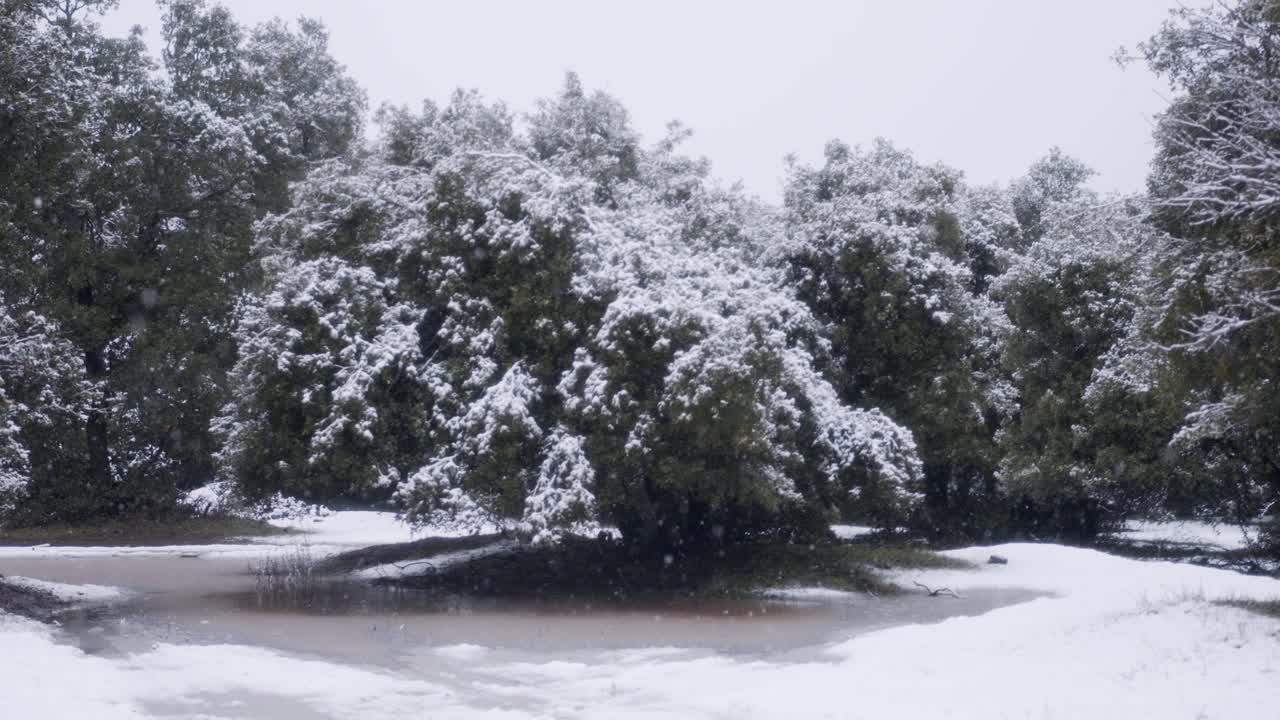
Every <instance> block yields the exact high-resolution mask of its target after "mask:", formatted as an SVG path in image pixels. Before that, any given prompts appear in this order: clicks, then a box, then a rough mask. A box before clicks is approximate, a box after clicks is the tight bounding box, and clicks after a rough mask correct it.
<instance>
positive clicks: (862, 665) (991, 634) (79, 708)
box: [0, 544, 1280, 720]
mask: <svg viewBox="0 0 1280 720" xmlns="http://www.w3.org/2000/svg"><path fill="white" fill-rule="evenodd" d="M992 553H996V554H1000V555H1002V556H1004V557H1007V558H1008V559H1009V564H1008V565H982V566H981V567H979V568H978V569H976V570H967V571H965V570H937V571H922V572H903V573H899V574H898V579H899V580H901V581H902V582H904V583H905V584H909V583H910V582H911V581H913V580H915V581H920V582H924V583H926V584H928V585H931V586H941V585H945V586H949V587H952V588H954V589H956V590H958V591H959V592H960V593H962V594H963V593H964V592H966V591H967V590H972V589H975V588H991V587H1022V588H1028V589H1032V590H1038V591H1042V592H1048V593H1053V594H1055V595H1056V596H1055V597H1045V598H1040V599H1037V600H1033V601H1031V602H1027V603H1023V604H1020V605H1014V606H1010V607H1005V608H1001V609H999V610H995V611H992V612H989V613H987V614H985V615H981V616H977V617H956V618H951V619H948V620H945V621H943V622H940V623H936V624H931V625H909V626H900V627H893V628H888V629H885V630H880V631H876V632H872V633H868V634H865V635H861V636H858V637H855V638H853V639H851V640H847V641H843V642H839V643H836V644H833V645H830V646H827V647H825V648H822V649H821V651H820V653H819V654H818V655H817V656H816V657H817V659H812V660H810V659H805V660H795V661H788V660H785V659H782V658H779V659H773V660H770V659H765V658H760V657H738V656H733V657H730V656H723V655H713V654H707V653H698V652H674V651H661V652H656V651H654V649H652V648H637V649H635V650H627V651H611V652H600V653H594V654H592V653H587V654H585V655H584V654H576V655H574V656H571V657H567V658H565V657H548V656H545V655H532V654H529V653H526V654H525V655H524V656H522V657H518V658H514V659H513V657H512V655H511V653H508V652H502V653H493V652H486V651H485V649H483V648H480V647H476V646H447V647H442V648H438V649H436V650H435V651H434V652H428V653H424V654H422V655H421V656H420V657H430V658H433V660H432V662H434V663H435V664H426V665H422V664H417V665H415V664H413V663H411V662H409V661H408V660H407V661H406V665H405V667H404V668H403V669H402V670H401V671H399V672H396V673H391V672H379V671H375V670H370V669H364V668H355V667H350V666H346V665H341V664H336V663H329V662H321V661H318V660H312V659H300V658H295V657H290V656H286V655H282V654H278V653H272V652H267V651H264V650H260V649H256V648H251V647H238V646H226V645H223V646H178V645H166V644H162V645H158V646H156V647H155V648H154V649H153V650H150V651H147V652H142V653H138V654H135V655H132V656H129V657H127V658H119V659H106V658H100V657H92V656H86V655H84V654H82V653H80V652H78V651H76V650H74V649H72V648H70V647H67V646H64V645H59V644H56V643H55V642H53V641H52V639H51V637H50V634H49V633H50V630H48V629H47V628H44V627H41V626H37V625H34V624H32V623H28V622H25V621H18V620H13V619H0V646H2V647H3V648H4V650H5V652H4V653H0V688H2V689H3V691H4V698H5V710H6V711H7V714H8V715H12V716H13V717H44V718H54V719H55V720H56V719H58V718H76V719H77V720H79V719H80V718H85V717H94V718H117V717H137V716H138V713H142V712H155V713H156V714H161V712H162V711H163V713H167V714H168V715H179V716H183V717H204V718H221V717H285V716H291V715H306V716H310V715H318V716H333V717H349V718H394V717H419V716H421V715H422V713H424V712H429V713H430V714H431V716H432V717H434V718H464V717H465V718H547V717H555V718H565V719H584V720H585V719H586V718H602V717H604V718H670V717H680V718H726V717H734V718H886V717H894V718H924V717H946V718H952V719H953V720H966V719H969V718H973V719H974V720H977V719H981V720H991V719H993V718H1089V719H1091V718H1161V719H1162V720H1163V719H1166V718H1174V719H1176V718H1187V720H1191V719H1192V718H1209V719H1213V718H1223V719H1228V718H1229V719H1231V720H1251V719H1253V718H1257V719H1259V720H1261V719H1264V718H1266V719H1270V718H1274V717H1275V711H1276V706H1275V700H1276V697H1277V696H1276V688H1277V686H1278V685H1277V678H1280V621H1277V620H1275V619H1272V618H1265V617H1262V616H1259V615H1255V614H1251V613H1248V612H1246V611H1244V610H1240V609H1237V608H1234V607H1224V606H1221V605H1216V604H1213V603H1211V602H1209V601H1211V600H1215V599H1227V598H1244V597H1249V598H1276V597H1280V581H1277V580H1274V579H1268V578H1260V577H1246V576H1242V575H1238V574H1234V573H1231V572H1227V571H1223V570H1214V569H1210V568H1203V567H1197V566H1193V565H1185V564H1174V563H1164V562H1141V561H1136V560H1128V559H1123V558H1118V557H1113V556H1109V555H1105V554H1103V553H1099V552H1095V551H1091V550H1081V549H1075V548H1066V547H1060V546H1054V545H1025V544H1015V545H1003V546H998V547H980V548H969V549H964V550H957V551H953V552H950V553H949V554H950V555H953V556H955V557H958V558H962V559H965V560H970V561H973V562H977V563H981V562H983V561H984V560H985V559H986V558H987V556H988V555H990V554H992ZM937 602H951V600H950V599H948V598H938V599H937ZM424 649H425V648H424ZM415 657H419V656H415ZM415 662H416V661H415ZM67 678H75V682H70V683H69V682H67V681H66V679H67Z"/></svg>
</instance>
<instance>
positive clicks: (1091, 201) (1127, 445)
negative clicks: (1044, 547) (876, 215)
mask: <svg viewBox="0 0 1280 720" xmlns="http://www.w3.org/2000/svg"><path fill="white" fill-rule="evenodd" d="M1145 219H1146V207H1145V205H1144V203H1143V202H1142V200H1141V198H1133V199H1129V198H1101V197H1097V196H1095V195H1093V194H1092V193H1089V192H1087V191H1083V190H1080V191H1078V192H1075V193H1073V194H1071V195H1070V196H1068V197H1067V199H1065V200H1058V201H1056V202H1051V203H1048V204H1046V205H1045V206H1044V207H1043V208H1042V209H1041V210H1040V211H1039V212H1038V213H1037V214H1036V216H1035V223H1036V228H1037V229H1036V233H1037V234H1038V236H1039V237H1038V239H1036V240H1035V241H1034V242H1033V243H1032V244H1031V245H1030V246H1029V247H1028V248H1027V250H1026V252H1025V253H1024V254H1021V255H1019V256H1018V257H1017V259H1016V260H1014V262H1013V265H1012V266H1011V267H1010V269H1009V271H1008V272H1007V273H1006V274H1004V275H1003V276H1001V277H1000V278H999V279H998V280H997V281H996V284H995V287H994V288H993V293H994V296H995V297H996V298H997V299H998V300H999V301H1000V302H1001V303H1002V304H1003V305H1004V308H1005V310H1006V312H1007V314H1008V317H1009V320H1010V322H1011V324H1012V329H1013V331H1012V332H1011V333H1010V334H1009V336H1008V340H1007V341H1006V343H1005V345H1004V350H1003V358H1002V359H1003V362H1004V365H1005V367H1006V370H1007V372H1008V373H1009V374H1010V377H1011V379H1012V382H1013V386H1014V388H1015V389H1016V391H1017V397H1018V406H1017V411H1016V412H1015V413H1014V416H1013V417H1012V419H1011V422H1010V423H1009V424H1008V425H1007V427H1005V428H1004V429H1002V431H1001V438H1000V439H1001V446H1002V451H1003V452H1002V454H1003V457H1002V460H1001V466H1000V476H1001V480H1002V483H1003V485H1004V487H1005V488H1006V489H1007V491H1008V492H1009V493H1010V494H1012V495H1013V496H1014V497H1023V496H1027V497H1029V498H1031V499H1033V500H1034V501H1036V502H1038V503H1046V504H1048V506H1049V507H1054V506H1055V504H1060V503H1063V502H1067V503H1068V504H1069V505H1071V507H1070V508H1067V507H1065V506H1064V507H1060V508H1058V510H1057V512H1059V513H1061V512H1067V511H1069V512H1071V513H1078V512H1082V511H1083V508H1080V507H1076V505H1078V504H1079V503H1080V502H1082V501H1085V500H1088V501H1091V502H1092V501H1095V500H1099V499H1102V498H1105V497H1110V496H1112V495H1114V494H1115V492H1116V488H1117V486H1118V485H1121V484H1123V483H1124V482H1126V478H1128V477H1130V476H1131V475H1132V474H1133V472H1135V471H1136V470H1137V468H1138V462H1137V461H1136V458H1135V457H1133V455H1136V454H1138V453H1139V452H1140V451H1141V449H1140V448H1139V447H1137V443H1136V442H1135V441H1139V440H1140V439H1143V438H1146V439H1148V440H1149V439H1150V438H1149V436H1148V434H1147V433H1146V432H1138V433H1136V434H1134V433H1133V431H1134V427H1133V424H1132V423H1131V422H1126V420H1127V421H1135V420H1137V418H1138V417H1139V416H1140V415H1139V414H1138V413H1136V412H1135V410H1136V409H1137V407H1138V406H1137V404H1136V403H1133V402H1129V401H1124V402H1122V400H1124V399H1125V398H1128V399H1129V400H1132V392H1134V391H1136V392H1139V393H1140V392H1142V390H1141V389H1140V388H1136V387H1135V386H1133V385H1130V384H1117V383H1114V382H1110V381H1109V380H1108V378H1113V376H1111V375H1108V374H1107V373H1113V372H1115V371H1116V370H1118V369H1119V368H1115V369H1112V366H1111V365H1109V363H1112V362H1114V361H1115V360H1118V359H1119V356H1120V353H1121V342H1122V340H1125V339H1126V337H1127V335H1128V333H1129V330H1130V323H1131V322H1132V321H1133V318H1134V315H1135V312H1136V311H1137V309H1138V308H1139V306H1140V305H1141V303H1142V301H1143V296H1142V293H1143V291H1144V290H1145V289H1146V287H1147V277H1148V275H1147V270H1148V268H1149V265H1150V261H1151V258H1152V255H1151V250H1152V249H1153V247H1154V243H1155V239H1154V238H1155V236H1156V232H1155V231H1154V230H1153V229H1152V228H1150V227H1148V226H1147V225H1146V224H1145ZM1104 368H1106V373H1104V372H1103V371H1104ZM1137 369H1138V368H1135V370H1137ZM1100 373H1101V374H1100ZM1126 391H1128V392H1129V393H1130V394H1126ZM1108 398H1109V399H1110V405H1108V404H1107V403H1108V400H1107V399H1108ZM1090 401H1092V402H1090ZM1117 423H1119V425H1118V424H1117ZM1126 433H1128V434H1126ZM1131 443H1133V444H1131ZM1116 446H1118V447H1119V449H1120V450H1121V452H1120V453H1119V455H1118V456H1116V457H1114V458H1113V459H1114V460H1115V461H1116V463H1122V462H1123V460H1126V459H1127V460H1129V461H1131V462H1132V465H1133V466H1132V467H1129V468H1125V467H1124V466H1123V464H1119V465H1117V464H1113V463H1110V462H1106V458H1107V457H1109V455H1108V448H1112V447H1116ZM1092 512H1093V511H1090V513H1091V514H1092ZM1053 522H1055V523H1060V524H1061V527H1056V528H1053V529H1055V530H1065V531H1072V532H1091V531H1095V530H1096V518H1093V517H1091V518H1090V519H1089V521H1088V523H1087V524H1088V525H1089V526H1090V527H1080V526H1079V524H1080V523H1082V522H1084V519H1083V518H1082V517H1058V518H1055V519H1054V520H1053Z"/></svg>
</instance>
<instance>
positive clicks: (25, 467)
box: [0, 295, 96, 521]
mask: <svg viewBox="0 0 1280 720" xmlns="http://www.w3.org/2000/svg"><path fill="white" fill-rule="evenodd" d="M95 395H96V388H95V387H94V385H93V384H91V383H89V382H88V381H87V380H86V378H85V377H84V371H83V367H82V366H81V365H80V363H79V362H78V358H77V357H76V352H75V348H74V346H73V345H72V344H71V343H70V342H68V341H67V339H66V338H65V337H64V336H63V333H62V332H61V331H60V330H59V328H58V327H57V326H56V325H54V324H53V323H51V322H50V321H49V320H48V319H46V318H44V317H42V316H40V315H39V314H37V313H35V312H33V311H30V310H23V309H22V308H20V307H17V306H15V305H12V304H9V303H7V302H6V301H5V299H4V297H3V296H2V295H0V521H2V520H3V519H4V516H5V515H7V514H9V513H12V512H13V511H14V510H15V509H17V508H20V507H21V506H22V505H23V503H24V501H27V500H28V499H29V496H30V493H31V492H32V491H33V490H34V491H35V492H47V491H48V488H45V487H39V486H37V487H35V488H33V487H32V486H31V477H32V466H33V464H34V465H35V466H36V467H41V468H47V467H49V466H55V467H59V468H63V467H74V464H71V463H74V462H76V461H77V460H81V458H78V457H77V455H78V454H79V453H82V452H83V448H82V447H78V446H75V445H73V446H72V447H66V445H65V444H66V443H67V442H68V440H70V439H71V438H73V437H74V429H75V428H76V427H78V426H79V425H80V423H82V422H83V418H84V415H85V413H86V412H87V410H88V408H89V407H90V406H91V405H92V403H93V402H94V397H95ZM66 455H70V456H71V457H66ZM81 461H82V460H81ZM21 519H22V520H25V521H36V520H42V519H44V518H42V517H30V516H28V517H24V518H21Z"/></svg>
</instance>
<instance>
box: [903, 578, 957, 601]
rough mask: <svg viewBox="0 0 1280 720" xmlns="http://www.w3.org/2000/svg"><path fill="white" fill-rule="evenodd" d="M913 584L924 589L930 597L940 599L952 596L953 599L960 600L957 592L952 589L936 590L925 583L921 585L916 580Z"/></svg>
mask: <svg viewBox="0 0 1280 720" xmlns="http://www.w3.org/2000/svg"><path fill="white" fill-rule="evenodd" d="M911 583H912V584H913V585H915V586H916V587H918V588H922V589H923V590H924V591H925V592H927V593H929V597H938V596H940V595H950V596H951V597H953V598H956V599H957V600H958V599H960V596H959V595H958V594H956V591H955V590H952V589H951V588H938V589H937V590H934V589H933V588H931V587H929V586H928V585H925V584H924V583H919V582H916V581H914V580H912V581H911Z"/></svg>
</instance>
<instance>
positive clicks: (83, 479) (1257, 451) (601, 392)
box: [0, 0, 1280, 548]
mask: <svg viewBox="0 0 1280 720" xmlns="http://www.w3.org/2000/svg"><path fill="white" fill-rule="evenodd" d="M110 5H111V3H110V2H107V1H104V0H3V5H0V258H3V263H2V264H0V308H2V309H3V312H0V512H2V513H3V514H5V515H6V516H7V518H8V522H11V523H14V524H39V523H45V522H51V521H61V522H76V521H82V520H86V519H93V518H98V517H102V516H108V515H109V516H129V515H134V514H147V515H154V514H163V513H165V512H168V511H170V510H171V509H172V508H174V507H175V506H176V503H177V502H178V499H179V498H180V497H181V495H182V494H183V493H184V492H185V491H188V490H190V489H191V488H193V487H197V486H201V485H204V484H206V483H209V482H211V481H224V482H225V486H226V487H234V488H236V489H237V491H238V492H239V493H240V494H242V495H243V496H244V497H246V498H250V499H253V498H261V497H265V496H268V495H271V494H274V493H277V492H281V493H284V494H285V495H289V496H294V497H299V498H304V499H307V500H310V501H317V502H319V501H324V502H331V501H350V502H371V501H379V502H383V501H391V502H394V503H396V505H397V507H399V508H401V509H402V510H403V511H404V512H405V513H406V514H407V515H408V516H409V517H411V518H413V519H414V520H416V521H420V522H431V523H453V524H458V525H463V526H474V527H478V526H481V525H492V524H500V525H503V526H506V527H510V528H512V529H514V530H516V531H517V532H519V533H521V534H523V535H524V536H525V537H528V538H531V539H534V540H538V541H542V540H554V539H555V538H557V537H558V536H559V535H560V534H561V533H564V532H566V531H590V530H591V528H594V527H596V526H597V525H598V524H604V525H611V526H616V527H618V528H619V529H620V530H621V531H622V533H623V535H624V537H627V538H630V539H633V540H634V541H636V542H637V543H640V544H643V545H646V546H650V547H658V548H670V547H673V546H679V545H681V544H683V543H700V542H706V541H719V540H724V539H735V538H741V537H745V536H749V535H752V534H778V533H782V534H794V533H805V532H810V531H812V529H813V528H817V527H825V523H827V522H830V521H832V520H833V519H837V518H846V519H856V520H860V521H865V522H870V523H875V524H877V525H880V526H888V527H896V526H906V527H911V528H913V529H915V530H917V531H920V532H923V533H926V534H929V535H931V536H935V537H953V538H996V537H1018V536H1032V537H1060V536H1077V537H1087V536H1089V535H1091V534H1093V533H1096V532H1097V531H1098V530H1099V529H1101V528H1102V527H1104V526H1105V525H1106V524H1107V523H1110V522H1114V521H1116V520H1118V519H1121V518H1124V517H1130V516H1135V515H1144V516H1150V515H1156V514H1164V513H1167V514H1176V515H1180V516H1188V515H1197V516H1208V517H1214V518H1220V519H1226V520H1230V521H1242V522H1243V521H1252V520H1254V519H1256V518H1258V517H1260V516H1264V515H1266V514H1267V513H1268V512H1272V513H1274V505H1273V504H1274V503H1275V502H1276V500H1277V498H1280V436H1278V435H1277V430H1278V429H1280V387H1277V385H1278V383H1280V373H1278V372H1277V370H1278V369H1280V235H1278V234H1277V232H1278V230H1280V3H1277V2H1276V0H1265V1H1264V0H1239V1H1238V2H1234V3H1225V4H1219V5H1215V6H1214V7H1212V8H1209V9H1195V8H1180V9H1177V10H1175V11H1173V12H1172V14H1171V16H1170V18H1169V20H1168V22H1167V23H1166V24H1165V25H1164V26H1163V27H1161V28H1159V29H1158V30H1157V31H1156V32H1155V34H1154V35H1153V36H1152V37H1151V38H1150V39H1149V40H1147V41H1146V42H1145V43H1143V44H1141V45H1139V46H1138V48H1137V50H1136V51H1135V52H1133V53H1129V54H1122V55H1123V57H1122V59H1124V60H1125V61H1134V60H1136V61H1141V62H1145V63H1146V64H1147V65H1149V66H1150V68H1151V69H1152V70H1153V71H1155V72H1156V73H1157V74H1158V75H1160V76H1162V77H1163V78H1164V79H1166V80H1167V81H1168V82H1169V83H1170V85H1171V86H1172V88H1173V90H1174V94H1173V98H1172V102H1171V105H1170V107H1169V108H1168V110H1167V111H1166V112H1165V113H1164V114H1162V115H1161V116H1160V117H1159V118H1158V121H1157V123H1156V124H1155V126H1154V143H1155V159H1154V161H1153V164H1152V169H1151V174H1150V177H1149V180H1148V188H1147V191H1146V192H1145V193H1140V194H1133V195H1127V196H1113V195H1100V194H1098V193H1096V192H1094V191H1092V190H1091V189H1090V188H1089V186H1088V179H1089V177H1090V175H1091V171H1090V170H1089V168H1088V167H1086V166H1085V165H1083V164H1082V163H1080V162H1079V161H1077V160H1075V159H1072V158H1071V157H1069V156H1067V155H1066V154H1064V153H1062V152H1060V151H1058V150H1056V149H1055V150H1051V151H1049V152H1048V153H1047V154H1046V156H1045V157H1044V158H1043V159H1041V160H1039V161H1038V162H1036V163H1035V164H1034V165H1032V166H1031V167H1030V168H1028V170H1027V172H1026V174H1025V175H1024V176H1022V177H1020V178H1016V179H1013V180H1011V181H1010V182H1008V183H1005V184H999V185H991V186H983V185H975V184H972V183H970V182H967V181H966V179H965V178H964V176H963V174H962V173H961V172H960V171H958V170H956V169H952V168H949V167H946V166H943V165H936V164H926V163H922V162H920V161H918V160H916V159H915V158H914V157H913V156H912V155H911V154H910V153H909V152H908V151H906V150H904V149H901V148H898V147H896V146H894V145H892V144H891V143H889V142H887V141H876V142H874V143H873V144H871V145H869V146H852V145H848V144H845V143H842V142H839V141H832V142H830V143H829V144H828V145H827V146H826V149H825V154H824V157H823V160H822V162H821V163H819V164H817V165H813V166H810V165H805V164H801V163H798V162H793V163H791V165H790V168H789V172H788V177H787V180H786V186H785V192H784V199H783V201H782V203H781V204H780V205H772V204H767V203H763V202H760V201H758V200H757V199H755V198H753V197H751V196H749V195H748V194H746V193H745V192H744V191H742V190H741V189H740V188H739V187H737V186H725V185H723V184H720V183H718V182H716V181H715V180H714V179H713V178H712V175H711V172H710V168H709V166H708V164H707V162H706V161H705V160H702V159H699V158H696V157H690V156H689V155H687V154H685V153H683V152H682V150H681V147H682V141H684V140H685V139H686V137H687V136H688V131H687V130H685V129H684V128H682V127H680V126H679V125H675V124H673V125H672V126H671V127H670V128H669V131H668V133H667V134H666V136H664V137H662V138H659V139H657V141H656V142H645V141H644V140H642V138H641V137H640V136H639V134H638V133H637V131H636V130H635V128H634V127H633V126H632V125H631V123H630V121H629V119H628V115H627V111H626V109H625V108H624V107H623V106H622V105H621V104H620V103H619V102H618V101H617V100H616V99H614V98H612V97H610V96H608V95H606V94H604V93H601V92H594V91H590V90H588V89H586V88H584V87H582V85H581V83H580V82H579V81H578V79H577V78H576V77H575V76H573V75H570V76H568V77H567V78H566V80H565V82H564V83H563V85H562V87H561V88H560V89H559V91H558V92H556V93H554V94H553V95H551V96H550V97H548V98H547V99H545V100H543V101H541V102H539V103H538V104H537V105H536V107H535V108H534V109H533V110H532V111H531V112H529V113H527V114H517V113H514V112H512V111H511V110H509V109H508V108H507V107H506V106H504V105H503V104H502V103H500V102H493V101H489V100H486V99H485V98H484V97H482V96H481V95H480V94H478V93H476V92H474V91H468V90H459V91H457V92H456V93H455V94H454V95H453V96H452V98H450V99H449V101H448V103H447V104H444V105H436V104H433V103H431V102H424V103H423V104H422V106H421V107H420V108H405V107H393V106H383V107H381V108H379V109H378V110H377V112H376V113H373V114H372V115H370V113H369V107H368V101H367V98H366V96H365V93H364V92H363V90H362V89H361V88H360V87H359V86H358V84H357V83H356V82H354V81H353V80H352V79H351V77H350V76H349V75H348V74H347V73H346V70H345V69H344V67H343V66H342V65H341V64H340V63H339V62H338V61H337V60H336V59H335V58H334V57H333V56H332V55H331V54H330V51H329V49H328V46H327V35H326V31H325V29H324V27H323V26H322V25H321V24H320V23H319V22H317V21H312V20H306V19H303V20H299V21H297V22H295V23H292V24H290V23H285V22H282V21H272V22H268V23H265V24H261V25H258V26H254V27H248V26H245V25H242V24H240V23H238V22H237V21H236V19H235V18H234V17H232V16H231V14H230V13H229V12H228V11H226V10H225V9H224V8H222V7H220V6H218V5H215V4H210V3H206V2H203V0H164V1H163V2H162V5H163V10H164V20H163V26H162V29H161V33H160V48H161V52H160V54H159V57H158V58H157V57H155V56H153V55H152V54H151V53H150V52H149V51H148V49H147V47H146V45H145V44H144V42H143V38H142V36H141V32H140V31H135V33H134V34H132V35H130V36H128V37H124V38H113V37H106V36H104V34H103V33H102V32H101V30H100V29H99V27H98V26H97V25H96V24H95V23H94V22H93V18H94V16H95V14H96V13H98V12H101V11H104V10H106V9H108V8H109V7H110ZM368 117H372V118H373V122H374V123H376V127H373V128H368V127H365V120H366V118H368Z"/></svg>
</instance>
